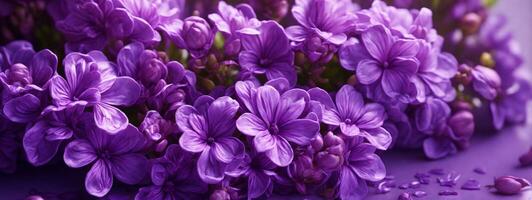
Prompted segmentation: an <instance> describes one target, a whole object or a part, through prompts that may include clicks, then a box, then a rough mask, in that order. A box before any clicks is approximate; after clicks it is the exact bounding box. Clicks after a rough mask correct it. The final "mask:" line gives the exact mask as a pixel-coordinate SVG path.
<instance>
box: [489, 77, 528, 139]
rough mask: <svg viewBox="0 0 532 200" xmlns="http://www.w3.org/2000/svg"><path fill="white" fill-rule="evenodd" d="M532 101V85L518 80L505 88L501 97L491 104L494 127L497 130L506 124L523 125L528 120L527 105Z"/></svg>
mask: <svg viewBox="0 0 532 200" xmlns="http://www.w3.org/2000/svg"><path fill="white" fill-rule="evenodd" d="M531 99H532V88H530V83H529V82H528V81H526V80H523V79H517V81H516V83H515V84H513V85H512V86H511V87H508V88H506V89H504V88H503V90H502V91H501V93H500V94H499V96H498V97H497V98H496V99H495V100H494V101H493V102H491V103H490V111H491V117H492V120H493V125H494V127H495V128H496V129H497V130H500V129H502V128H503V126H504V124H505V123H522V122H525V121H526V118H527V109H526V105H527V103H528V102H529V101H530V100H531Z"/></svg>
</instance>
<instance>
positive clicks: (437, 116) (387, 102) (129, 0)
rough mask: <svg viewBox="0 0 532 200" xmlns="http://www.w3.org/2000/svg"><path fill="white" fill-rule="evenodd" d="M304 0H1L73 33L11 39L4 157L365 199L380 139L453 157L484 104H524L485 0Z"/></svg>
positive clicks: (129, 175) (146, 191)
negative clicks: (46, 44) (43, 43)
mask: <svg viewBox="0 0 532 200" xmlns="http://www.w3.org/2000/svg"><path fill="white" fill-rule="evenodd" d="M289 2H290V1H285V0H277V1H266V0H264V1H263V0H250V1H249V2H247V3H241V4H237V5H235V4H233V3H229V2H224V1H219V2H218V1H217V3H216V4H214V5H211V4H210V3H208V2H203V1H195V2H193V3H192V4H189V2H185V1H184V0H155V1H149V0H88V1H76V0H50V1H46V0H25V1H20V2H17V1H10V0H0V17H6V18H10V19H11V20H13V19H18V18H16V17H15V18H13V17H12V16H14V15H16V16H18V15H20V13H21V11H19V10H23V11H24V10H26V11H27V12H29V11H28V9H30V8H31V9H37V10H46V11H47V12H46V13H48V18H49V19H50V20H51V21H52V22H53V23H52V24H49V25H53V27H55V32H52V33H54V34H56V36H57V37H59V38H60V39H61V40H62V41H64V43H62V44H64V46H63V47H60V48H58V49H53V48H52V50H54V52H55V53H54V52H52V51H51V50H48V49H44V50H40V51H37V52H36V50H34V47H33V46H32V43H30V42H27V41H22V40H15V41H11V40H8V41H9V42H8V43H7V44H5V45H4V46H2V47H1V48H0V70H1V71H0V82H1V86H0V91H1V94H2V95H1V96H2V98H1V99H0V101H1V104H0V105H1V107H0V109H1V110H0V125H1V126H0V129H1V130H2V131H0V144H2V145H0V170H2V171H5V172H12V171H14V170H15V164H16V163H17V160H27V161H28V162H29V163H31V164H32V165H35V166H41V165H45V164H48V163H55V162H64V163H65V164H66V165H67V166H68V167H71V168H87V169H88V172H87V174H86V176H85V183H84V184H85V188H86V191H87V192H88V193H89V194H90V195H93V196H96V197H103V196H105V195H107V194H109V193H110V191H111V189H112V187H113V185H114V184H113V182H115V181H116V180H117V181H119V182H121V183H124V184H128V185H134V187H137V188H138V189H137V190H136V191H137V192H136V193H135V194H131V197H134V198H135V199H139V200H142V199H161V200H162V199H202V198H210V199H220V200H221V199H241V198H248V199H255V198H261V197H268V196H270V195H272V194H273V193H275V194H278V195H286V194H318V195H321V196H324V197H326V198H330V199H334V198H341V199H362V198H364V196H365V195H366V194H367V193H368V183H369V182H376V181H380V180H382V179H383V178H384V177H385V176H386V170H385V166H384V163H383V162H382V160H381V159H380V157H379V156H378V151H384V150H389V149H391V148H392V147H393V148H420V149H423V151H424V153H425V155H426V156H427V157H428V158H432V159H438V158H442V157H445V156H448V155H450V154H453V153H456V152H457V151H459V150H460V149H464V148H466V147H467V146H468V145H469V139H470V138H471V136H472V135H473V133H474V132H475V128H476V127H478V126H476V125H477V124H479V123H478V121H482V120H486V119H485V117H484V116H491V117H489V118H488V120H491V122H492V123H489V125H487V126H488V128H489V127H492V128H495V129H501V128H502V127H503V126H504V125H506V124H508V123H518V122H522V121H524V119H525V117H526V112H525V111H524V109H523V107H524V106H525V105H526V103H527V102H528V101H529V100H530V99H531V97H532V95H531V94H532V93H531V92H532V91H530V86H529V83H527V82H526V81H524V80H523V79H521V78H519V77H517V76H515V75H514V74H515V73H514V72H515V70H516V69H518V68H519V66H520V65H521V64H522V60H521V57H520V55H519V52H518V51H517V50H516V48H515V44H514V43H515V42H514V41H513V39H512V37H511V35H509V34H505V33H501V34H498V32H499V31H500V30H501V26H503V25H504V22H503V21H500V20H499V19H500V18H494V17H493V16H489V17H488V15H487V5H484V4H482V2H481V1H480V0H478V1H477V0H470V1H469V0H455V1H448V4H449V5H438V7H434V8H432V10H431V9H429V8H426V7H422V6H423V5H422V4H423V1H420V2H416V1H397V2H395V4H394V5H395V6H391V5H387V4H386V3H385V2H382V1H380V0H375V1H370V2H369V3H368V2H362V3H361V4H356V3H353V2H352V1H351V0H335V1H330V0H296V1H295V2H293V5H290V3H289ZM213 6H214V7H213ZM365 6H369V7H368V8H365ZM432 6H434V5H432ZM401 7H407V8H412V9H406V8H401ZM253 8H256V9H255V10H254V9H253ZM31 9H30V10H31ZM449 9H451V10H452V11H453V12H450V13H449V12H448V10H449ZM255 11H257V13H256V12H255ZM433 11H434V13H435V14H438V16H437V17H442V16H443V18H442V20H441V21H444V22H445V24H446V25H445V26H444V25H442V26H439V25H438V24H433V17H435V16H433V14H434V13H433ZM444 11H447V12H444ZM439 12H444V14H439ZM22 13H24V12H22ZM18 17H20V16H18ZM22 18H24V20H26V21H28V20H29V21H31V19H34V18H32V17H31V16H25V17H22ZM24 20H15V21H16V22H19V23H21V22H23V21H24ZM438 21H440V20H438ZM281 22H282V23H281ZM13 25H17V24H16V23H14V22H11V23H10V24H9V26H13ZM284 25H286V26H284ZM434 25H435V26H434ZM41 26H42V25H41ZM447 26H450V27H447ZM0 28H6V27H3V26H0ZM33 28H35V29H37V27H33ZM31 29H32V27H31V26H30V27H24V30H25V33H24V34H22V33H18V32H20V31H18V30H17V31H14V32H9V34H7V35H3V36H2V38H9V37H15V36H13V34H15V35H20V38H27V39H35V38H32V37H30V36H28V34H31V31H28V30H31ZM440 29H441V30H440ZM21 30H22V29H21ZM494 32H496V33H497V34H494ZM4 33H6V32H4ZM17 33H18V34H17ZM36 33H40V32H36ZM439 33H440V34H439ZM8 36H9V37H8ZM15 38H17V37H15ZM36 38H37V39H38V38H39V37H36ZM37 41H39V40H37ZM486 112H489V113H490V115H486V114H485V113H486ZM475 121H477V123H476V122H475ZM19 150H20V151H23V152H24V156H22V157H20V158H19V157H18V156H20V155H19V153H18V152H19ZM57 154H62V156H61V155H57ZM115 185H116V184H115ZM369 185H371V184H369Z"/></svg>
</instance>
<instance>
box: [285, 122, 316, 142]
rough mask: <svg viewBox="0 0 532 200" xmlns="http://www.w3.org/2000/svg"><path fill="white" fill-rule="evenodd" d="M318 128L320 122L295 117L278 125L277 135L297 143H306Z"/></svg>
mask: <svg viewBox="0 0 532 200" xmlns="http://www.w3.org/2000/svg"><path fill="white" fill-rule="evenodd" d="M319 130H320V124H319V123H318V122H317V121H314V120H310V119H296V120H292V121H289V122H287V123H285V124H283V125H282V126H281V127H279V135H280V136H282V137H283V138H285V139H286V140H288V141H290V142H293V143H296V144H298V145H302V146H304V145H307V144H309V143H310V140H311V139H312V138H314V137H315V136H316V134H317V133H318V132H319Z"/></svg>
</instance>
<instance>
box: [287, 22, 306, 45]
mask: <svg viewBox="0 0 532 200" xmlns="http://www.w3.org/2000/svg"><path fill="white" fill-rule="evenodd" d="M286 35H287V36H288V38H289V39H290V40H292V41H296V42H303V41H305V39H307V29H305V28H304V27H302V26H297V25H296V26H290V27H288V28H286Z"/></svg>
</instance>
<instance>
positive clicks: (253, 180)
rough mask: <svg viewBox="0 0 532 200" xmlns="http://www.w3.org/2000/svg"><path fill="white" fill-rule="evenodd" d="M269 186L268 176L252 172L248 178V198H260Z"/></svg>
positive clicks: (270, 184) (270, 183)
mask: <svg viewBox="0 0 532 200" xmlns="http://www.w3.org/2000/svg"><path fill="white" fill-rule="evenodd" d="M271 186H272V181H271V179H270V177H269V176H268V175H266V174H265V173H261V172H259V171H257V172H253V173H251V174H250V175H249V177H248V188H249V189H248V197H249V198H257V197H260V196H261V195H262V194H264V193H265V192H266V190H268V188H269V187H271Z"/></svg>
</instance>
